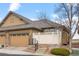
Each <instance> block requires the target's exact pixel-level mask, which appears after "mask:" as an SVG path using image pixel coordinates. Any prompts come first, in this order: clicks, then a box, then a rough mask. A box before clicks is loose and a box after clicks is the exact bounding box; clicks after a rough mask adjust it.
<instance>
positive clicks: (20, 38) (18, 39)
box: [10, 35, 28, 47]
mask: <svg viewBox="0 0 79 59" xmlns="http://www.w3.org/2000/svg"><path fill="white" fill-rule="evenodd" d="M10 39H11V46H22V47H23V46H27V45H28V36H27V35H15V36H12V35H11V36H10Z"/></svg>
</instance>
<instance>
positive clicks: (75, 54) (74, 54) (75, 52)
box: [71, 48, 79, 56]
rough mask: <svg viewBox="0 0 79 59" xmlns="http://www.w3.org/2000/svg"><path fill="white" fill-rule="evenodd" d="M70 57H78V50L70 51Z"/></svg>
mask: <svg viewBox="0 0 79 59" xmlns="http://www.w3.org/2000/svg"><path fill="white" fill-rule="evenodd" d="M71 56H79V49H78V48H77V50H76V49H72V54H71Z"/></svg>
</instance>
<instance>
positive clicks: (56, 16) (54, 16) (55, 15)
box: [51, 14, 59, 18]
mask: <svg viewBox="0 0 79 59" xmlns="http://www.w3.org/2000/svg"><path fill="white" fill-rule="evenodd" d="M51 17H52V18H59V16H58V15H57V14H52V15H51Z"/></svg>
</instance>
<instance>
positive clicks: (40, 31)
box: [0, 11, 69, 47]
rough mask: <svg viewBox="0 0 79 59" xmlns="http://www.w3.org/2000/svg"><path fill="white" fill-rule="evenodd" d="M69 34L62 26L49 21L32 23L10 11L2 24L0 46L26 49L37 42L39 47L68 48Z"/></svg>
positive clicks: (0, 25) (0, 27) (0, 26)
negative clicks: (56, 46) (55, 46)
mask: <svg viewBox="0 0 79 59" xmlns="http://www.w3.org/2000/svg"><path fill="white" fill-rule="evenodd" d="M68 33H69V31H68V29H67V28H66V27H64V26H62V25H60V24H57V23H54V22H52V21H49V20H38V21H31V20H30V19H28V18H25V17H23V16H21V15H18V14H16V13H14V12H11V11H10V12H9V13H8V15H7V16H6V17H5V18H4V20H3V21H2V22H1V24H0V44H3V45H4V46H5V47H9V46H18V47H26V46H28V45H32V44H33V42H35V41H34V40H36V41H38V45H58V46H59V47H61V46H68V45H69V39H68Z"/></svg>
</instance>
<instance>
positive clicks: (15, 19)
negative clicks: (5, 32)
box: [2, 14, 24, 27]
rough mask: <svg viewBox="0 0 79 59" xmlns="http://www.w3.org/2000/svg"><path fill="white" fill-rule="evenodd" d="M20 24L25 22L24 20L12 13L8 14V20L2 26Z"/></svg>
mask: <svg viewBox="0 0 79 59" xmlns="http://www.w3.org/2000/svg"><path fill="white" fill-rule="evenodd" d="M20 24H24V22H23V21H22V20H20V19H19V18H18V17H16V16H14V15H12V14H11V15H9V16H8V18H7V20H5V22H4V23H3V25H2V27H6V26H13V25H20Z"/></svg>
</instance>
